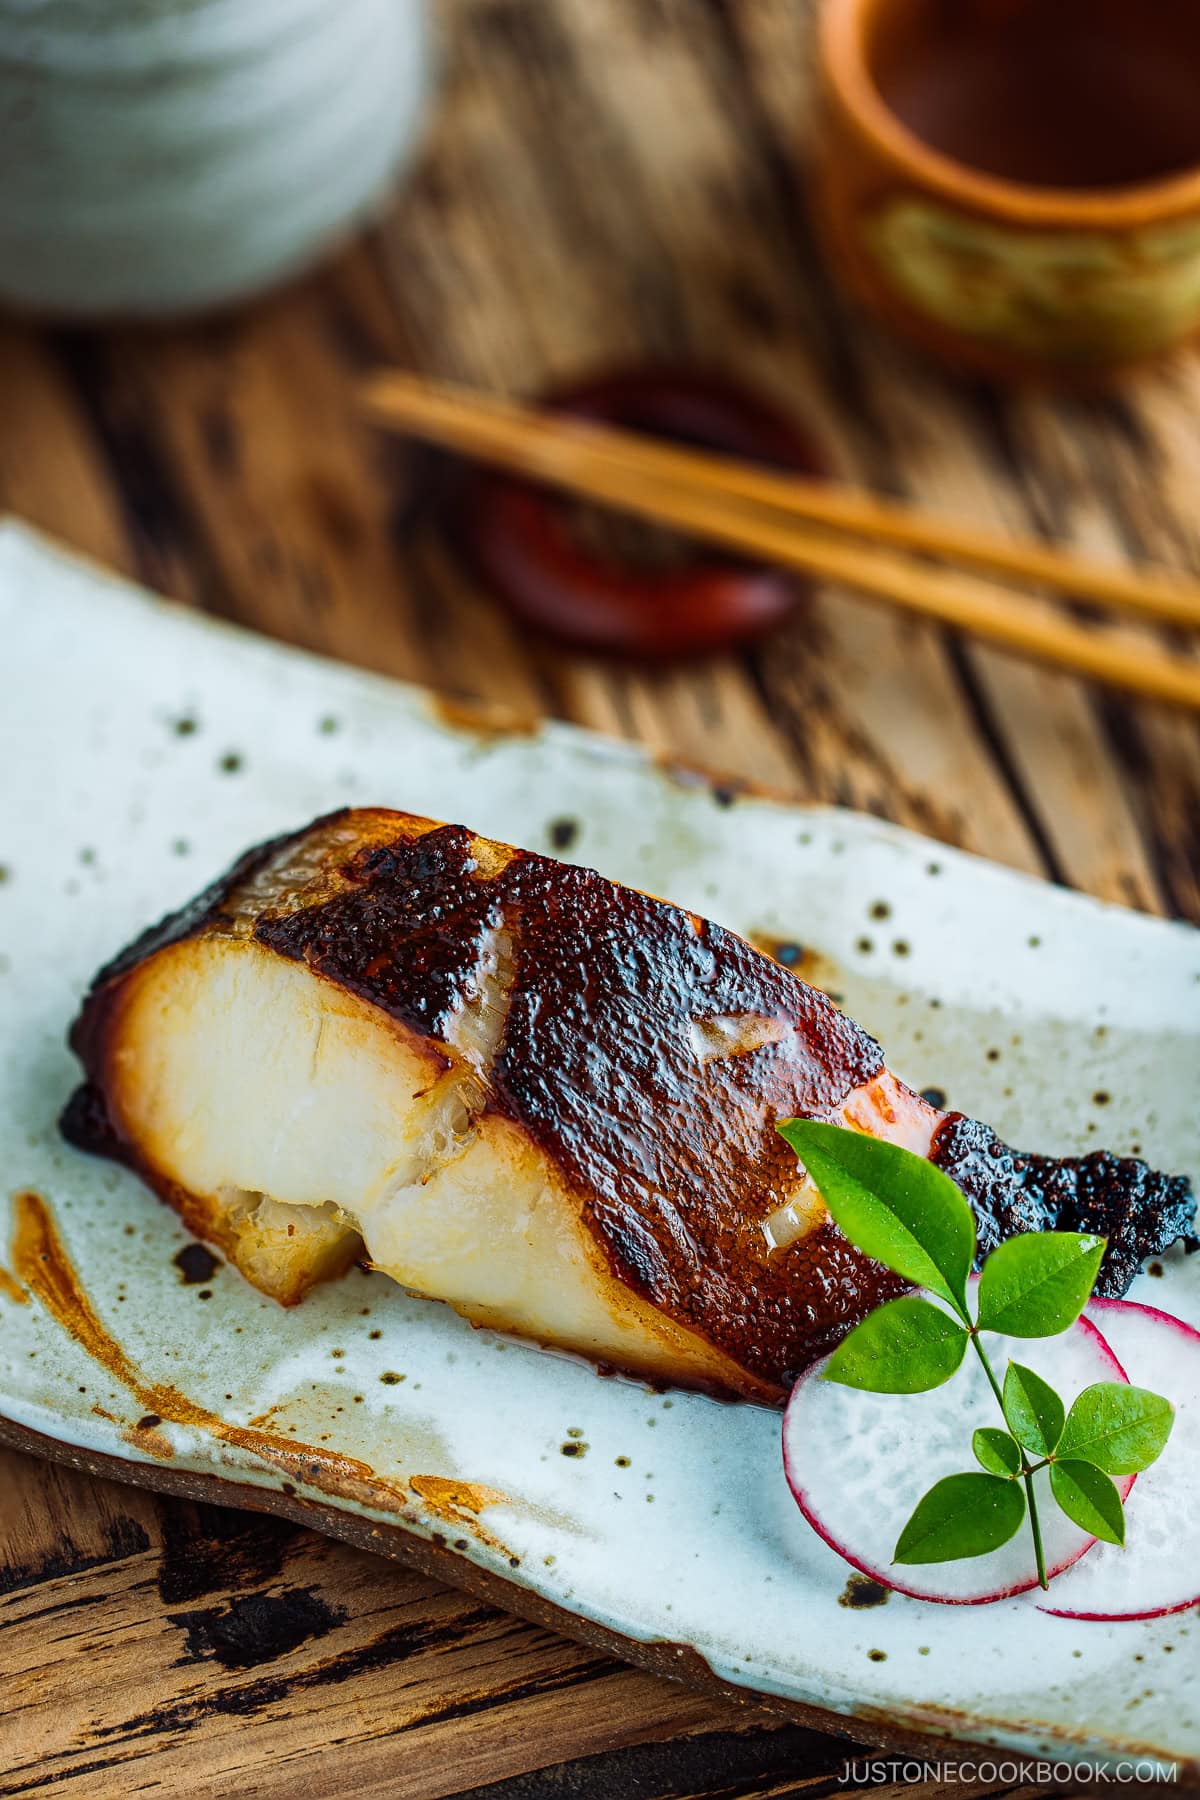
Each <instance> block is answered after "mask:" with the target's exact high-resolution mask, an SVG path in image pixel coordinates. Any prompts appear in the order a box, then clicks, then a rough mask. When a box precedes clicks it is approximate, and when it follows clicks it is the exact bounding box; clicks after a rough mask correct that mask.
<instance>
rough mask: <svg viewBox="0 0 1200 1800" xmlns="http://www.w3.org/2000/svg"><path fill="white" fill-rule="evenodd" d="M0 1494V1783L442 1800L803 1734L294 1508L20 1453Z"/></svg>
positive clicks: (32, 1787) (1, 1467) (69, 1790)
mask: <svg viewBox="0 0 1200 1800" xmlns="http://www.w3.org/2000/svg"><path fill="white" fill-rule="evenodd" d="M0 1492H3V1493H4V1494H5V1496H6V1499H5V1506H4V1515H3V1519H4V1547H5V1555H4V1559H3V1563H2V1565H0V1568H2V1574H0V1666H2V1667H3V1671H4V1688H5V1705H4V1714H3V1721H2V1723H0V1796H3V1795H15V1794H19V1793H25V1792H29V1791H38V1792H46V1793H49V1794H54V1795H56V1796H57V1795H59V1794H61V1795H63V1796H69V1795H78V1796H81V1797H83V1796H86V1797H87V1800H97V1797H98V1796H100V1795H104V1794H116V1793H122V1794H124V1793H129V1792H133V1791H135V1790H139V1789H140V1787H141V1785H142V1783H143V1781H144V1780H145V1779H146V1778H152V1780H153V1784H155V1785H161V1786H164V1787H166V1788H168V1789H169V1791H171V1792H172V1793H174V1794H179V1795H188V1796H191V1795H197V1796H199V1795H209V1794H219V1793H230V1792H236V1791H245V1790H244V1789H243V1788H242V1787H241V1785H240V1784H242V1783H245V1784H246V1785H247V1787H248V1786H251V1785H252V1787H253V1791H254V1792H255V1793H256V1794H262V1795H265V1796H271V1795H280V1796H283V1795H289V1796H290V1795H292V1794H295V1793H298V1792H302V1793H304V1794H305V1795H313V1796H316V1795H324V1794H330V1795H333V1794H341V1793H344V1792H346V1791H347V1790H346V1785H345V1783H346V1771H347V1770H348V1769H350V1768H353V1771H354V1776H353V1786H354V1791H355V1792H356V1793H363V1794H374V1793H378V1794H380V1795H382V1794H385V1793H386V1794H389V1795H402V1796H405V1797H411V1800H426V1797H428V1800H433V1797H435V1796H439V1795H448V1794H451V1793H458V1792H460V1791H462V1790H463V1789H467V1788H470V1787H473V1786H475V1785H477V1784H479V1783H481V1782H490V1781H496V1780H500V1779H502V1778H504V1777H506V1776H509V1775H511V1774H514V1773H518V1772H524V1771H528V1770H530V1769H534V1768H541V1767H544V1766H546V1765H548V1764H551V1763H555V1762H560V1761H562V1760H564V1759H566V1758H568V1757H570V1758H578V1757H580V1756H587V1755H589V1754H591V1753H592V1752H594V1751H599V1750H604V1751H612V1750H617V1749H622V1748H624V1747H627V1746H630V1745H634V1744H639V1743H643V1742H646V1741H649V1740H661V1739H665V1738H668V1737H670V1738H677V1737H680V1736H690V1735H693V1734H697V1733H704V1734H714V1733H715V1734H718V1735H725V1736H729V1735H733V1736H735V1737H737V1738H738V1739H739V1740H746V1741H747V1745H748V1742H749V1739H750V1738H758V1737H762V1736H764V1735H765V1736H766V1738H767V1739H768V1740H770V1741H773V1739H774V1736H775V1734H776V1733H777V1732H778V1731H779V1730H780V1729H783V1730H784V1731H785V1732H788V1731H790V1730H791V1728H789V1727H780V1725H779V1724H778V1723H777V1722H776V1721H763V1720H762V1719H761V1718H759V1717H756V1715H755V1714H754V1713H753V1712H750V1711H749V1710H746V1709H742V1708H740V1707H736V1706H732V1705H728V1704H722V1703H721V1702H719V1701H715V1700H713V1699H711V1698H701V1697H694V1696H691V1695H689V1694H688V1693H687V1692H686V1691H685V1690H684V1689H682V1688H680V1687H677V1686H675V1685H674V1684H672V1683H668V1682H663V1681H661V1680H657V1679H655V1678H654V1677H652V1676H650V1675H646V1674H643V1673H641V1672H638V1671H635V1670H632V1669H627V1668H624V1667H623V1666H622V1665H620V1664H619V1663H615V1662H613V1661H611V1659H609V1658H607V1657H603V1656H600V1655H598V1654H597V1653H596V1652H594V1651H590V1650H587V1649H585V1648H582V1647H579V1646H576V1645H572V1644H568V1643H566V1642H564V1640H562V1639H561V1638H559V1637H557V1636H556V1635H555V1634H554V1633H551V1632H549V1631H545V1630H541V1629H539V1628H537V1627H535V1626H533V1625H526V1624H523V1623H521V1622H519V1621H517V1620H513V1619H511V1618H509V1617H507V1616H506V1615H505V1614H503V1613H500V1612H496V1611H495V1610H494V1609H492V1608H490V1607H487V1606H483V1605H481V1604H480V1603H479V1602H477V1601H475V1600H473V1599H470V1598H468V1597H466V1596H464V1595H461V1594H458V1593H455V1592H454V1591H452V1590H450V1589H448V1588H445V1587H441V1586H439V1585H438V1584H437V1583H435V1582H433V1581H431V1580H429V1579H428V1578H427V1577H425V1576H423V1575H419V1574H417V1573H415V1572H412V1571H409V1570H406V1569H404V1568H402V1567H400V1566H399V1565H397V1564H396V1563H394V1562H390V1561H388V1562H385V1561H383V1560H381V1559H378V1558H375V1557H371V1556H368V1555H365V1554H363V1553H362V1552H359V1551H356V1550H353V1549H350V1548H349V1547H348V1546H346V1545H343V1544H337V1543H334V1542H332V1541H330V1540H328V1539H325V1538H321V1537H317V1536H316V1535H314V1534H313V1533H311V1532H308V1531H304V1530H301V1529H299V1528H298V1527H294V1526H291V1525H288V1524H285V1523H283V1522H281V1521H279V1520H274V1519H268V1518H264V1517H261V1516H259V1515H256V1514H242V1513H235V1512H228V1511H226V1510H225V1509H223V1508H218V1507H209V1506H197V1505H192V1504H189V1503H187V1502H184V1501H172V1502H169V1503H168V1502H165V1501H156V1500H154V1499H152V1498H151V1497H150V1496H149V1495H146V1494H143V1493H141V1492H139V1491H138V1490H137V1489H129V1488H123V1487H121V1488H118V1487H116V1486H114V1485H113V1484H111V1483H108V1482H103V1481H97V1480H90V1479H89V1478H87V1477H85V1476H82V1475H77V1474H75V1473H74V1472H72V1471H70V1470H66V1469H63V1468H58V1467H55V1466H52V1465H48V1464H42V1463H35V1462H34V1461H33V1460H32V1459H30V1458H26V1457H22V1456H18V1455H17V1454H16V1453H15V1452H13V1451H2V1452H0ZM14 1495H15V1496H16V1498H15V1501H14V1498H13V1497H14ZM64 1521H68V1522H69V1523H68V1524H67V1525H66V1526H65V1528H64V1523H63V1522H64ZM65 1532H69V1533H70V1535H69V1537H68V1536H67V1535H65ZM793 1738H794V1739H795V1741H796V1742H797V1743H799V1742H800V1741H801V1740H803V1741H804V1742H805V1743H807V1741H808V1739H814V1740H815V1739H816V1738H817V1734H815V1733H808V1734H804V1733H800V1734H798V1735H797V1734H796V1733H794V1732H793V1733H792V1737H791V1738H789V1740H788V1741H789V1742H791V1741H792V1739H793ZM820 1742H821V1743H822V1745H824V1743H825V1740H820ZM744 1753H745V1748H744ZM768 1753H769V1752H768ZM822 1754H823V1755H824V1756H825V1759H826V1760H828V1755H829V1752H828V1750H827V1749H824V1750H823V1751H822Z"/></svg>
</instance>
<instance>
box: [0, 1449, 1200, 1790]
mask: <svg viewBox="0 0 1200 1800" xmlns="http://www.w3.org/2000/svg"><path fill="white" fill-rule="evenodd" d="M0 1447H6V1448H9V1449H12V1450H20V1451H22V1452H24V1453H25V1454H26V1455H32V1456H41V1457H44V1458H46V1459H47V1460H48V1461H50V1462H55V1463H62V1464H64V1465H65V1466H66V1467H68V1468H72V1469H80V1470H82V1471H84V1472H85V1473H86V1474H89V1475H97V1476H100V1477H102V1478H103V1479H105V1480H108V1481H123V1482H126V1483H129V1482H132V1483H133V1484H134V1485H135V1486H138V1487H144V1488H150V1489H152V1490H154V1491H155V1492H158V1493H163V1494H170V1495H173V1496H175V1497H177V1498H182V1499H185V1500H193V1501H206V1502H209V1503H210V1504H213V1505H214V1506H218V1505H220V1506H229V1505H237V1506H239V1507H242V1508H244V1509H246V1510H247V1511H248V1512H252V1513H267V1514H272V1515H274V1516H276V1517H278V1518H281V1519H286V1520H288V1521H290V1522H291V1523H292V1524H295V1525H302V1526H306V1527H308V1528H310V1529H312V1530H315V1531H320V1532H323V1533H324V1534H325V1535H326V1536H328V1537H332V1538H338V1539H340V1540H342V1541H344V1542H345V1543H348V1544H352V1545H353V1546H354V1547H355V1548H356V1549H359V1550H366V1551H369V1552H370V1553H371V1554H372V1555H375V1556H380V1555H382V1556H386V1557H388V1558H390V1559H391V1560H392V1561H395V1562H399V1563H401V1564H404V1565H406V1566H408V1567H410V1568H415V1569H417V1570H419V1571H420V1572H421V1573H422V1574H423V1575H426V1576H428V1577H429V1578H430V1579H431V1580H434V1581H438V1582H441V1583H443V1584H444V1585H448V1586H450V1587H454V1588H457V1589H459V1590H461V1591H462V1592H464V1593H466V1594H469V1595H471V1596H472V1597H473V1598H474V1599H476V1600H478V1601H481V1602H482V1603H483V1604H484V1605H485V1606H486V1607H487V1608H488V1609H489V1616H492V1615H494V1613H495V1612H496V1611H503V1612H505V1613H508V1614H509V1615H514V1614H515V1615H516V1617H517V1618H519V1619H523V1620H525V1621H526V1622H527V1623H528V1624H530V1625H534V1626H536V1627H537V1628H538V1629H540V1630H542V1631H554V1632H557V1633H558V1634H559V1635H560V1636H563V1637H567V1638H570V1639H572V1640H573V1641H574V1642H576V1643H578V1644H584V1645H587V1646H588V1647H589V1648H591V1649H592V1650H597V1651H602V1652H603V1653H604V1655H605V1657H606V1658H614V1659H617V1660H618V1661H619V1662H621V1663H626V1664H633V1665H635V1666H636V1667H638V1668H642V1669H646V1670H648V1671H649V1672H650V1673H651V1674H653V1675H658V1676H661V1677H664V1678H666V1679H667V1680H670V1681H675V1682H678V1683H679V1684H681V1685H682V1686H684V1687H685V1688H688V1689H690V1690H692V1691H693V1692H696V1693H703V1694H710V1695H715V1696H718V1697H720V1698H721V1699H723V1700H726V1701H729V1702H732V1703H733V1704H735V1705H737V1706H740V1707H743V1708H745V1710H746V1712H747V1715H748V1716H750V1717H754V1716H755V1715H757V1717H758V1718H759V1719H761V1717H762V1715H763V1714H764V1712H765V1713H768V1714H770V1715H772V1716H774V1717H778V1718H780V1719H781V1720H786V1721H788V1722H790V1723H792V1724H799V1725H803V1726H805V1727H806V1728H808V1729H809V1730H815V1731H820V1732H825V1733H827V1734H829V1735H830V1736H832V1737H833V1738H834V1739H835V1740H836V1741H837V1742H838V1743H839V1744H844V1745H847V1746H851V1745H853V1744H856V1743H857V1744H862V1743H864V1742H865V1743H867V1744H870V1745H873V1746H874V1745H879V1746H882V1747H885V1748H887V1749H889V1750H892V1749H894V1750H903V1751H911V1752H913V1753H915V1754H923V1755H927V1756H932V1757H938V1758H940V1759H941V1760H943V1761H944V1760H945V1757H946V1752H947V1748H948V1747H953V1749H954V1751H955V1753H956V1755H957V1756H959V1757H961V1758H965V1757H967V1756H969V1755H970V1756H987V1757H989V1758H993V1759H994V1758H995V1756H996V1754H997V1751H996V1746H995V1745H994V1744H986V1743H984V1742H983V1741H982V1740H981V1739H980V1738H976V1737H972V1736H970V1731H971V1726H972V1723H973V1721H972V1720H971V1719H970V1717H968V1716H965V1715H964V1716H960V1717H958V1718H956V1719H951V1720H948V1722H947V1725H946V1726H945V1727H944V1728H943V1729H941V1730H939V1729H938V1728H937V1726H936V1724H930V1723H929V1722H928V1721H927V1720H920V1721H918V1722H914V1721H913V1720H912V1719H909V1718H906V1717H905V1716H904V1714H903V1713H902V1712H897V1711H893V1712H892V1713H891V1714H890V1715H888V1716H886V1717H880V1716H879V1715H878V1714H877V1713H876V1712H875V1711H874V1710H872V1711H864V1712H862V1713H861V1714H857V1715H855V1714H845V1713H836V1712H832V1711H830V1710H829V1709H827V1708H825V1707H821V1706H816V1705H810V1704H808V1703H807V1702H805V1701H801V1700H788V1699H783V1698H781V1697H780V1696H779V1695H777V1694H768V1693H759V1692H756V1691H755V1690H754V1689H753V1688H750V1687H742V1686H738V1685H736V1684H735V1683H733V1682H730V1681H725V1680H723V1679H722V1678H721V1677H720V1676H718V1675H716V1674H714V1672H713V1670H712V1669H711V1668H710V1667H709V1665H708V1663H707V1662H705V1660H704V1658H703V1657H702V1656H701V1655H700V1654H699V1653H698V1652H697V1651H696V1650H694V1649H693V1648H692V1647H691V1646H690V1645H688V1644H678V1643H672V1642H671V1641H670V1640H668V1639H664V1638H655V1639H653V1640H651V1641H649V1642H646V1641H643V1640H641V1639H637V1638H630V1637H625V1636H623V1635H622V1634H621V1633H620V1632H619V1631H613V1630H611V1629H610V1628H609V1627H607V1626H604V1625H598V1624H595V1623H594V1622H593V1621H592V1620H590V1619H586V1618H583V1617H581V1616H580V1615H578V1614H576V1613H572V1612H569V1611H568V1610H567V1609H566V1608H564V1607H561V1606H557V1605H555V1603H554V1602H553V1601H550V1600H545V1599H543V1598H542V1596H541V1595H540V1594H537V1593H535V1592H533V1591H532V1590H531V1589H529V1588H526V1587H523V1586H521V1585H520V1584H519V1583H517V1582H515V1581H513V1580H512V1579H510V1578H509V1577H507V1576H505V1575H500V1574H496V1573H494V1572H493V1571H491V1570H490V1569H484V1568H481V1567H480V1566H479V1565H478V1564H477V1563H474V1562H472V1561H471V1560H470V1559H469V1557H467V1556H460V1555H457V1554H456V1553H455V1552H454V1551H452V1550H450V1549H449V1548H447V1547H446V1546H445V1544H440V1545H439V1544H435V1543H433V1542H431V1541H429V1540H427V1539H424V1538H422V1537H420V1536H418V1535H417V1534H416V1533H415V1532H413V1531H411V1530H409V1529H408V1528H407V1527H405V1526H403V1525H392V1524H387V1523H384V1524H381V1525H375V1524H373V1523H372V1522H371V1521H369V1520H367V1519H364V1518H361V1517H359V1516H358V1515H357V1514H356V1513H353V1512H349V1511H344V1510H343V1509H341V1508H340V1507H337V1506H333V1505H330V1504H329V1503H328V1502H323V1501H312V1500H307V1499H302V1498H300V1497H299V1496H298V1495H294V1494H288V1493H285V1492H284V1491H283V1490H282V1489H279V1490H275V1489H272V1488H263V1487H258V1486H255V1485H253V1484H251V1483H249V1482H242V1481H236V1480H232V1479H230V1477H228V1476H221V1475H205V1474H197V1473H195V1472H194V1471H191V1470H188V1469H176V1468H171V1467H169V1466H168V1465H166V1464H163V1463H130V1462H127V1461H125V1460H124V1459H123V1458H121V1457H119V1456H112V1455H110V1454H108V1452H106V1451H103V1450H86V1449H82V1448H81V1447H80V1446H78V1445H76V1444H66V1443H60V1442H59V1441H58V1439H56V1438H52V1437H47V1436H46V1435H45V1433H44V1432H40V1431H35V1430H34V1429H33V1427H32V1426H29V1425H19V1424H17V1423H16V1422H15V1421H13V1420H11V1419H6V1418H4V1417H3V1415H0ZM470 1616H472V1615H467V1616H466V1617H465V1618H464V1617H460V1621H459V1626H458V1627H457V1629H458V1630H461V1628H462V1627H463V1625H465V1623H466V1621H467V1618H469V1617H470ZM603 1666H605V1667H608V1666H611V1665H609V1664H605V1665H603ZM990 1723H991V1721H989V1720H986V1719H981V1720H979V1721H978V1726H979V1728H980V1729H981V1730H982V1729H985V1728H986V1727H987V1726H988V1725H989V1724H990ZM1041 1729H1042V1730H1043V1732H1047V1733H1049V1734H1050V1736H1051V1737H1052V1736H1053V1729H1052V1728H1051V1727H1049V1726H1043V1727H1042V1728H1041ZM951 1731H953V1735H951ZM1109 1748H1110V1749H1111V1750H1112V1751H1113V1752H1114V1753H1120V1754H1130V1755H1135V1756H1138V1755H1144V1756H1151V1757H1158V1758H1159V1759H1161V1760H1165V1761H1173V1762H1176V1763H1177V1764H1178V1782H1177V1786H1176V1792H1177V1793H1178V1794H1181V1795H1183V1794H1186V1795H1189V1796H1190V1795H1193V1794H1195V1795H1197V1796H1198V1797H1200V1761H1198V1760H1196V1759H1195V1758H1192V1759H1189V1758H1186V1757H1180V1756H1178V1755H1176V1754H1174V1753H1173V1752H1172V1751H1171V1750H1170V1749H1169V1748H1167V1747H1166V1746H1164V1745H1161V1744H1146V1743H1143V1742H1139V1741H1137V1740H1128V1739H1124V1738H1116V1737H1114V1738H1113V1739H1112V1740H1111V1742H1110V1745H1109ZM1080 1755H1081V1753H1080V1751H1079V1750H1078V1747H1077V1746H1076V1745H1073V1744H1071V1743H1070V1742H1069V1741H1065V1742H1063V1744H1062V1747H1061V1755H1060V1757H1059V1760H1060V1761H1070V1760H1071V1759H1072V1757H1076V1758H1078V1757H1079V1756H1080ZM113 1760H114V1761H121V1760H126V1759H122V1758H116V1759H113ZM98 1766H99V1767H111V1766H112V1763H111V1762H104V1763H101V1764H99V1765H98ZM35 1785H41V1786H45V1785H47V1782H46V1781H45V1780H42V1779H40V1778H39V1781H38V1782H37V1783H36V1784H35ZM13 1791H17V1790H13V1789H7V1788H0V1795H3V1794H6V1793H9V1792H13ZM21 1791H23V1790H21Z"/></svg>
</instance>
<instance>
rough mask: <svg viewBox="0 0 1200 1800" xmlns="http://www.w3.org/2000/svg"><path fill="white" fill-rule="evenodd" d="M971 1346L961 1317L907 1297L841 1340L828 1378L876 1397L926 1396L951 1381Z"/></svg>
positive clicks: (891, 1302)
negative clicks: (958, 1319) (961, 1322)
mask: <svg viewBox="0 0 1200 1800" xmlns="http://www.w3.org/2000/svg"><path fill="white" fill-rule="evenodd" d="M967 1343H968V1338H967V1332H966V1329H965V1327H964V1326H962V1325H960V1324H959V1323H958V1321H957V1319H952V1318H951V1317H950V1314H949V1313H948V1312H943V1310H942V1308H941V1307H940V1306H934V1304H933V1302H932V1301H930V1300H922V1299H920V1298H919V1297H918V1296H917V1295H915V1294H905V1295H903V1296H902V1297H901V1298H900V1299H899V1300H889V1301H888V1303H887V1305H886V1306H880V1307H877V1308H876V1310H875V1311H874V1312H873V1313H871V1314H870V1315H869V1316H868V1317H867V1318H865V1319H864V1320H863V1322H862V1324H861V1325H856V1326H855V1327H854V1330H853V1331H852V1332H851V1333H850V1334H849V1336H848V1337H845V1338H843V1339H842V1342H841V1343H840V1344H839V1345H838V1347H837V1349H836V1350H835V1351H834V1353H833V1355H832V1356H831V1357H830V1359H829V1363H828V1365H827V1367H826V1369H825V1375H824V1379H825V1380H826V1381H837V1382H840V1383H841V1385H842V1386H843V1387H852V1388H868V1389H870V1391H871V1392H872V1393H875V1394H922V1393H924V1392H925V1391H926V1390H927V1389H928V1388H935V1387H941V1385H942V1383H943V1381H949V1379H950V1377H951V1376H952V1375H953V1374H954V1373H955V1371H956V1370H957V1369H958V1367H959V1366H960V1364H961V1363H962V1359H963V1356H964V1355H965V1353H966V1348H967Z"/></svg>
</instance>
